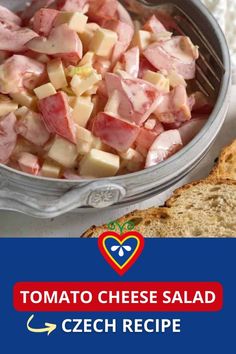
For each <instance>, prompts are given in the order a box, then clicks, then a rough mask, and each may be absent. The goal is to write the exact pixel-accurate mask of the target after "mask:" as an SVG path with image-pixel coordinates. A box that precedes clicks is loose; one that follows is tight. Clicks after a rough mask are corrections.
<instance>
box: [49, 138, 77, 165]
mask: <svg viewBox="0 0 236 354" xmlns="http://www.w3.org/2000/svg"><path fill="white" fill-rule="evenodd" d="M77 156H78V152H77V147H76V145H74V144H72V143H70V142H69V141H67V140H65V139H63V138H60V137H56V138H55V140H54V143H53V145H52V147H51V149H50V150H49V152H48V157H50V158H51V159H52V160H54V161H56V162H57V163H59V164H60V165H62V166H64V167H66V168H71V167H74V166H75V164H76V159H77Z"/></svg>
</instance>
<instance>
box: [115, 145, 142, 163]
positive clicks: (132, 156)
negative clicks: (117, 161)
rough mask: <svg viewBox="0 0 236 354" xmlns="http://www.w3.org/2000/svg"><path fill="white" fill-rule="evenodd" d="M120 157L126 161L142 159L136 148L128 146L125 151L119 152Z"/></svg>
mask: <svg viewBox="0 0 236 354" xmlns="http://www.w3.org/2000/svg"><path fill="white" fill-rule="evenodd" d="M119 155H120V157H121V158H122V159H124V160H127V161H131V160H133V161H139V162H141V161H143V156H142V155H141V154H140V153H139V152H138V151H136V150H134V149H132V148H129V149H128V150H127V151H126V152H123V153H120V154H119Z"/></svg>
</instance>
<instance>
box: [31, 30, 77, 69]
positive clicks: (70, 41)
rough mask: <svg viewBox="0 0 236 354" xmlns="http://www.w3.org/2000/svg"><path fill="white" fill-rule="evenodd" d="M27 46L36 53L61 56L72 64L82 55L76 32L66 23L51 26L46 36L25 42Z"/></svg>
mask: <svg viewBox="0 0 236 354" xmlns="http://www.w3.org/2000/svg"><path fill="white" fill-rule="evenodd" d="M27 47H28V48H29V49H31V50H33V51H35V52H37V53H43V54H48V55H55V56H57V57H62V58H63V59H66V60H67V61H68V62H71V64H72V65H74V64H75V61H76V63H78V61H79V60H80V59H81V58H82V56H83V46H82V42H81V40H80V38H79V36H78V34H77V33H76V32H75V31H73V30H71V29H70V28H69V27H68V25H67V24H63V25H61V26H58V27H55V28H53V30H52V31H51V33H50V35H49V37H48V38H46V37H37V38H34V39H32V40H31V41H29V42H28V43H27Z"/></svg>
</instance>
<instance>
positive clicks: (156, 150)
mask: <svg viewBox="0 0 236 354" xmlns="http://www.w3.org/2000/svg"><path fill="white" fill-rule="evenodd" d="M182 147H183V142H182V139H181V135H180V133H179V131H178V130H177V129H175V130H168V131H166V132H163V133H162V134H160V135H159V136H158V137H157V138H156V140H155V141H154V143H153V144H152V146H151V147H150V150H149V151H148V154H147V159H146V165H145V168H148V167H152V166H155V165H157V164H159V163H160V162H162V161H164V160H166V159H167V158H169V157H170V156H172V155H173V154H175V153H176V152H177V151H179V150H180V149H181V148H182Z"/></svg>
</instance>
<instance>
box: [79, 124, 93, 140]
mask: <svg viewBox="0 0 236 354" xmlns="http://www.w3.org/2000/svg"><path fill="white" fill-rule="evenodd" d="M76 138H77V139H78V140H83V141H86V142H87V143H89V144H92V142H93V134H92V133H91V131H90V130H88V129H85V128H82V127H79V126H78V127H77V130H76Z"/></svg>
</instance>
